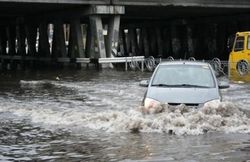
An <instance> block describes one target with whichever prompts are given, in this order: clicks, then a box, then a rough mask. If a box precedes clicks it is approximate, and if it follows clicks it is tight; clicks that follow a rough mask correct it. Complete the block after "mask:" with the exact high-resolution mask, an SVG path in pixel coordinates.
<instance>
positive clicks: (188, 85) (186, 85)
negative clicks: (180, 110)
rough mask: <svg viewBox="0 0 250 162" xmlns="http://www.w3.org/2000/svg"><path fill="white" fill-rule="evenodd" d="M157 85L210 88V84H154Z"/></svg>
mask: <svg viewBox="0 0 250 162" xmlns="http://www.w3.org/2000/svg"><path fill="white" fill-rule="evenodd" d="M152 86H157V87H197V88H210V87H208V86H201V85H193V84H152Z"/></svg>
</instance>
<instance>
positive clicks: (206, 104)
mask: <svg viewBox="0 0 250 162" xmlns="http://www.w3.org/2000/svg"><path fill="white" fill-rule="evenodd" d="M220 102H221V101H220V99H215V100H211V101H207V102H205V103H204V106H213V105H218V104H219V103H220Z"/></svg>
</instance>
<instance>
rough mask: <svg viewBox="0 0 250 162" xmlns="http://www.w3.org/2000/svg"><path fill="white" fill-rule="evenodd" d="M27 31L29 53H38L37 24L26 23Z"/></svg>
mask: <svg viewBox="0 0 250 162" xmlns="http://www.w3.org/2000/svg"><path fill="white" fill-rule="evenodd" d="M25 32H26V36H27V43H28V44H27V45H28V55H29V56H35V55H36V43H37V40H36V38H37V26H36V25H35V24H26V26H25Z"/></svg>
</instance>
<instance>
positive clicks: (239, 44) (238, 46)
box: [234, 37, 244, 52]
mask: <svg viewBox="0 0 250 162" xmlns="http://www.w3.org/2000/svg"><path fill="white" fill-rule="evenodd" d="M242 50H244V37H237V38H236V42H235V45H234V51H236V52H237V51H242Z"/></svg>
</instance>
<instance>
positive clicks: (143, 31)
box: [142, 28, 149, 57]
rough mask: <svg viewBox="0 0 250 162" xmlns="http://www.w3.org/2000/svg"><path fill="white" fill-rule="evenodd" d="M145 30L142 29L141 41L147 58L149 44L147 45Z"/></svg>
mask: <svg viewBox="0 0 250 162" xmlns="http://www.w3.org/2000/svg"><path fill="white" fill-rule="evenodd" d="M147 31H148V30H147V28H142V39H143V46H144V54H145V57H149V43H148V32H147Z"/></svg>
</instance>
